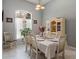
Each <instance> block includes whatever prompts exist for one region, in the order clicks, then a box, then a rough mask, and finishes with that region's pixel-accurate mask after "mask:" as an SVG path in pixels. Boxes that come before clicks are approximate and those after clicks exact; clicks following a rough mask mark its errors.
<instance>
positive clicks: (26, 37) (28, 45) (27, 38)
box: [25, 35, 32, 55]
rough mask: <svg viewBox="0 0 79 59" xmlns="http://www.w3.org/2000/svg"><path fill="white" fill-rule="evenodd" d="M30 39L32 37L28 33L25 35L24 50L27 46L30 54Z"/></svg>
mask: <svg viewBox="0 0 79 59" xmlns="http://www.w3.org/2000/svg"><path fill="white" fill-rule="evenodd" d="M31 39H32V38H31V37H30V35H27V36H25V45H26V51H27V48H28V47H29V50H30V52H29V55H30V54H31Z"/></svg>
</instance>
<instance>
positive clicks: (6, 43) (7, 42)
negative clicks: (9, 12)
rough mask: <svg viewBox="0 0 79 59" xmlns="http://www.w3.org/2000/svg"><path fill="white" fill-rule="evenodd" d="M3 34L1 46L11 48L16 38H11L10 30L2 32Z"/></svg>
mask: <svg viewBox="0 0 79 59" xmlns="http://www.w3.org/2000/svg"><path fill="white" fill-rule="evenodd" d="M3 36H4V41H3V43H4V44H3V46H5V47H10V48H11V47H12V46H14V45H15V44H16V43H15V41H16V40H13V39H12V35H11V33H10V32H4V34H3Z"/></svg>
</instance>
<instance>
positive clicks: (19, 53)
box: [2, 44, 76, 59]
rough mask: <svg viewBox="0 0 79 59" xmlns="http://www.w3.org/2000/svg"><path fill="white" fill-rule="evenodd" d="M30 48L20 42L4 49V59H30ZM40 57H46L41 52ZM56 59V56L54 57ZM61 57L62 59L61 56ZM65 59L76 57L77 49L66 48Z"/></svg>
mask: <svg viewBox="0 0 79 59" xmlns="http://www.w3.org/2000/svg"><path fill="white" fill-rule="evenodd" d="M28 53H29V50H28V51H27V52H26V51H25V45H24V44H20V45H17V46H16V47H13V48H10V49H3V54H2V55H3V56H2V57H3V59H30V56H29V55H28ZM34 56H35V54H34V53H33V56H32V57H33V58H32V59H35V57H34ZM38 59H46V58H45V57H44V54H40V55H39V57H38ZM54 59H55V58H54ZM60 59H62V58H61V57H60ZM65 59H76V50H75V49H71V48H68V47H67V48H66V49H65Z"/></svg>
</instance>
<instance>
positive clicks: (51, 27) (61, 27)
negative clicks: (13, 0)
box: [46, 17, 65, 34]
mask: <svg viewBox="0 0 79 59" xmlns="http://www.w3.org/2000/svg"><path fill="white" fill-rule="evenodd" d="M46 31H49V32H52V33H57V34H65V18H57V17H54V18H52V19H51V20H48V21H47V22H46Z"/></svg>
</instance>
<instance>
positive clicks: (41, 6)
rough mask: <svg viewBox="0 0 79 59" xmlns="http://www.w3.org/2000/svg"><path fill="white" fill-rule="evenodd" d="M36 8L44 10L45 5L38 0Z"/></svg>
mask: <svg viewBox="0 0 79 59" xmlns="http://www.w3.org/2000/svg"><path fill="white" fill-rule="evenodd" d="M35 9H36V10H44V9H45V7H44V6H43V5H42V4H41V3H40V0H39V3H38V4H37V5H36V8H35Z"/></svg>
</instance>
